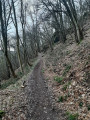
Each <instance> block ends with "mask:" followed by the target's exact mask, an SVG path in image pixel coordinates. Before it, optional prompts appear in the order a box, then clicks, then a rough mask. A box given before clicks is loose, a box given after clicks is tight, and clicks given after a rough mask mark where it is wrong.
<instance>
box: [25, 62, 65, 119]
mask: <svg viewBox="0 0 90 120" xmlns="http://www.w3.org/2000/svg"><path fill="white" fill-rule="evenodd" d="M42 65H43V60H39V62H38V63H37V65H36V66H35V68H34V70H33V72H32V74H31V75H30V79H28V81H27V85H28V86H27V87H26V95H27V103H28V105H27V106H28V110H27V111H28V113H27V119H28V120H65V119H64V118H63V115H62V116H61V117H58V113H59V112H60V111H56V109H54V107H53V105H52V95H51V94H50V92H49V90H48V87H47V85H46V82H45V78H44V76H43V72H42ZM61 112H62V110H61Z"/></svg>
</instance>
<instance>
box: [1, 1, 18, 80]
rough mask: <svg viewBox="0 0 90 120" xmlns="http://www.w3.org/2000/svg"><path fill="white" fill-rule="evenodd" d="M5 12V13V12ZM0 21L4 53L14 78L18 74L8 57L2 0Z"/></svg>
mask: <svg viewBox="0 0 90 120" xmlns="http://www.w3.org/2000/svg"><path fill="white" fill-rule="evenodd" d="M4 14H5V13H4ZM0 21H1V30H2V37H3V43H4V55H5V58H6V60H7V63H8V66H9V68H10V70H11V73H12V75H13V77H14V78H16V74H15V72H14V70H13V67H12V64H11V62H10V59H9V57H8V52H7V28H5V27H7V26H5V25H4V21H3V17H2V2H1V0H0Z"/></svg>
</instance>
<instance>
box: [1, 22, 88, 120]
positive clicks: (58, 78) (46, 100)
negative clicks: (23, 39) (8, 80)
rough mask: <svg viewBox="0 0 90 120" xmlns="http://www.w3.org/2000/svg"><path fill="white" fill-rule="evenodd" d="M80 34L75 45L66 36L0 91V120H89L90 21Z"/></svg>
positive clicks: (72, 40) (69, 37)
mask: <svg viewBox="0 0 90 120" xmlns="http://www.w3.org/2000/svg"><path fill="white" fill-rule="evenodd" d="M84 31H85V32H84V34H85V37H84V40H83V41H81V43H80V44H79V45H77V44H76V43H75V40H74V39H73V35H70V36H68V40H67V41H66V44H62V43H57V44H56V45H55V46H54V50H53V51H50V50H48V51H47V53H44V54H43V55H41V54H40V55H39V57H38V59H37V60H36V62H35V63H33V64H34V66H33V70H30V72H29V73H28V74H27V75H24V76H23V77H22V78H21V79H19V80H18V81H17V82H16V83H14V84H12V85H10V86H8V87H7V88H5V89H1V90H0V110H3V111H5V115H4V117H3V119H2V120H77V118H78V120H90V21H88V22H87V24H86V25H85V26H84ZM71 36H72V39H71ZM23 84H24V85H23Z"/></svg>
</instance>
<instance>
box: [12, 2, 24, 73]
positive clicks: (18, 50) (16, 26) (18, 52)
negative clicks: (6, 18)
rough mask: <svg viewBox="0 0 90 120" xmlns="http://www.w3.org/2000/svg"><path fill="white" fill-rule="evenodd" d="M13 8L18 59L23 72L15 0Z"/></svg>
mask: <svg viewBox="0 0 90 120" xmlns="http://www.w3.org/2000/svg"><path fill="white" fill-rule="evenodd" d="M12 8H13V13H14V19H15V28H16V36H17V54H18V60H19V65H20V69H21V72H23V67H22V62H21V57H20V49H19V34H18V25H17V19H16V11H15V7H14V2H13V0H12Z"/></svg>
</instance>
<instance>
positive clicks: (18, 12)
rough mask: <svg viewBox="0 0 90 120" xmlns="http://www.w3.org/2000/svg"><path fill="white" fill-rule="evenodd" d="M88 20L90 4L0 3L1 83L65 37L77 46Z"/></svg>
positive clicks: (51, 0)
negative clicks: (72, 38)
mask: <svg viewBox="0 0 90 120" xmlns="http://www.w3.org/2000/svg"><path fill="white" fill-rule="evenodd" d="M89 17H90V0H34V1H33V0H32V1H31V0H0V81H2V80H3V79H8V78H10V77H12V76H13V77H17V74H16V73H15V70H16V69H17V68H20V72H21V73H23V72H24V68H25V66H27V65H30V64H31V63H30V60H31V59H33V58H35V57H36V56H37V55H38V52H45V51H46V50H47V49H48V48H50V49H51V50H53V45H54V43H56V42H58V41H60V42H62V43H63V44H65V42H66V40H67V35H68V34H70V35H71V34H72V33H74V35H75V37H74V38H75V42H76V43H77V44H79V43H80V42H81V40H83V36H84V34H83V25H84V23H85V21H86V19H88V18H89Z"/></svg>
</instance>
